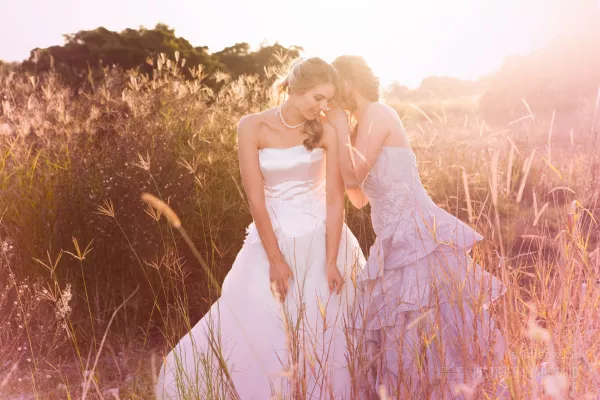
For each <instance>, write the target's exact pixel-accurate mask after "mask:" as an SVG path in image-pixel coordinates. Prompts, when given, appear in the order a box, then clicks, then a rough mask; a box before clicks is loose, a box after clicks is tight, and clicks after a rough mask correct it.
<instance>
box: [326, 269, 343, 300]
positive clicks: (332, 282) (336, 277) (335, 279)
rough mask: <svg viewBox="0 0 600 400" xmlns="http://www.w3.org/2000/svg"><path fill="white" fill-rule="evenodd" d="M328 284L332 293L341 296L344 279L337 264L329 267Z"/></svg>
mask: <svg viewBox="0 0 600 400" xmlns="http://www.w3.org/2000/svg"><path fill="white" fill-rule="evenodd" d="M327 283H328V284H329V292H330V293H332V294H333V293H336V294H340V293H341V292H342V286H344V278H343V277H342V274H340V271H339V270H338V267H337V265H335V264H328V265H327Z"/></svg>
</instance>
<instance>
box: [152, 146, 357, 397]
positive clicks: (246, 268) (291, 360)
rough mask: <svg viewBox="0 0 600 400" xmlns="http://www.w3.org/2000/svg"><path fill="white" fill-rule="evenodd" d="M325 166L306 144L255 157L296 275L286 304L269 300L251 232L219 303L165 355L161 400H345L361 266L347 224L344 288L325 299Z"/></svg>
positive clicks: (342, 251)
mask: <svg viewBox="0 0 600 400" xmlns="http://www.w3.org/2000/svg"><path fill="white" fill-rule="evenodd" d="M325 158H326V153H325V152H324V150H322V149H314V150H312V151H310V150H308V149H306V148H305V147H304V146H295V147H290V148H283V149H274V148H269V149H262V150H260V152H259V163H260V168H261V171H262V174H263V179H264V185H265V196H266V204H267V209H268V211H269V214H270V216H271V221H272V224H273V228H274V231H275V234H276V236H277V240H278V243H279V248H280V249H281V251H282V253H283V255H284V257H285V259H286V261H287V262H288V264H289V266H290V268H291V269H292V271H293V273H294V277H295V279H294V282H293V284H292V289H291V291H290V293H289V294H288V296H287V298H286V299H285V302H284V303H283V304H281V303H279V302H277V301H276V299H275V298H274V295H273V294H272V292H271V288H270V282H269V262H268V260H267V256H266V254H265V251H264V248H263V246H262V244H261V242H260V238H259V236H258V232H257V230H256V227H255V226H254V223H253V224H251V225H250V226H249V228H248V231H247V237H246V240H245V242H244V245H243V247H242V249H241V250H240V252H239V253H238V255H237V258H236V260H235V262H234V264H233V266H232V268H231V271H230V272H229V273H228V274H227V276H226V278H225V280H224V282H223V286H222V293H221V297H220V298H219V299H218V300H217V301H216V302H215V303H214V304H213V306H212V307H211V309H210V311H209V312H208V313H207V314H206V315H205V316H204V317H203V318H202V319H201V320H200V321H199V322H198V324H196V325H195V326H194V327H193V328H192V330H191V332H190V333H189V334H187V335H186V336H184V337H183V338H182V339H181V341H180V342H179V343H178V344H177V346H175V348H174V349H173V351H171V352H170V353H169V354H168V355H167V357H166V359H165V362H164V363H163V365H162V368H161V371H160V374H159V379H158V385H157V388H156V392H157V397H158V399H224V398H226V399H229V398H237V397H236V396H239V398H240V399H242V400H246V399H257V400H266V399H270V398H283V399H287V398H306V399H331V398H335V399H344V398H350V387H351V382H350V373H349V370H348V361H347V355H348V354H347V352H348V350H347V348H348V344H347V341H348V340H351V339H350V337H349V335H347V331H346V329H345V325H346V323H347V316H348V313H349V311H350V309H351V308H352V305H353V303H354V295H355V293H354V291H355V285H354V284H353V279H354V276H355V274H358V273H360V272H361V270H362V268H363V266H364V264H365V259H364V257H363V254H362V252H361V250H360V247H359V244H358V241H357V240H356V238H355V237H354V236H353V235H352V233H351V232H350V230H349V229H348V227H347V226H346V225H345V224H344V226H343V230H342V239H341V243H340V248H339V254H338V268H339V270H340V272H341V273H342V275H343V276H344V278H345V281H346V283H345V285H344V287H343V291H342V293H341V294H340V295H336V294H333V295H331V294H330V292H329V288H328V283H327V277H326V271H325V261H326V254H325V231H326V230H325V218H326V196H325ZM284 316H285V318H284ZM223 366H225V367H223ZM234 393H236V394H237V395H236V394H234Z"/></svg>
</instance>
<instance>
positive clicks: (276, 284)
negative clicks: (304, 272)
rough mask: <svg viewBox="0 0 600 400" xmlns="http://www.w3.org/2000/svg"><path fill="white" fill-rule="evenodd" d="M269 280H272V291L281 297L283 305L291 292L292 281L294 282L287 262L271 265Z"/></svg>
mask: <svg viewBox="0 0 600 400" xmlns="http://www.w3.org/2000/svg"><path fill="white" fill-rule="evenodd" d="M269 279H270V280H271V291H273V293H274V294H276V295H279V298H280V300H281V302H282V303H283V301H284V300H285V298H286V296H287V294H288V292H289V290H290V279H291V280H292V281H293V280H294V274H293V273H292V270H291V268H290V267H289V265H287V263H286V262H285V261H279V262H274V263H271V265H270V267H269Z"/></svg>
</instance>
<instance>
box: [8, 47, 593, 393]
mask: <svg viewBox="0 0 600 400" xmlns="http://www.w3.org/2000/svg"><path fill="white" fill-rule="evenodd" d="M154 66H155V70H154V75H153V76H152V77H150V78H149V77H145V76H141V75H136V74H135V73H127V74H124V73H121V72H118V71H108V70H107V71H106V73H105V79H104V81H103V82H102V83H101V84H95V85H93V88H92V89H90V90H89V91H86V92H77V93H74V92H72V91H71V90H70V89H69V88H68V87H66V86H64V85H63V84H62V83H61V82H60V81H59V80H58V78H57V77H56V76H55V75H53V74H52V73H50V74H45V75H43V76H25V75H22V74H19V73H15V72H10V71H8V70H5V71H0V101H1V113H0V394H1V396H0V397H2V398H7V399H29V398H50V399H65V398H104V399H112V398H120V399H148V398H152V396H153V395H152V387H153V383H154V381H155V379H156V375H157V372H158V368H159V366H160V362H161V357H163V356H164V351H165V350H166V349H168V348H169V347H171V346H172V345H173V344H174V343H175V342H176V341H177V340H178V338H179V337H181V335H182V334H183V333H184V332H185V331H186V330H187V329H188V328H189V326H193V325H194V324H195V323H196V322H197V321H198V320H199V319H200V318H201V316H202V315H203V313H204V312H205V311H206V310H207V308H208V306H209V305H210V304H211V303H212V302H213V301H214V300H215V298H216V293H215V290H213V289H211V285H210V281H209V279H208V277H207V274H206V273H205V272H204V271H203V269H202V268H201V266H200V264H199V263H198V261H197V260H196V258H195V257H194V255H193V252H192V250H191V249H190V247H189V246H188V245H187V244H186V243H185V242H184V240H183V239H182V237H181V236H180V234H179V232H177V231H176V230H174V229H173V228H172V227H171V225H169V223H168V222H167V221H166V220H165V218H163V216H162V215H161V214H160V213H158V212H157V211H156V210H155V209H153V208H151V207H149V206H147V205H146V204H145V203H143V202H142V201H141V200H140V195H141V194H142V193H144V192H148V193H152V194H153V195H155V196H156V197H158V198H160V199H162V200H163V201H164V202H166V203H168V204H169V205H170V206H171V207H172V209H173V210H174V211H175V212H176V213H177V215H178V216H179V218H180V219H181V221H182V224H183V226H184V227H185V229H186V231H187V232H188V234H189V236H190V238H191V239H192V241H193V243H194V245H195V246H196V247H197V248H198V250H199V252H200V254H201V255H202V256H203V257H204V259H206V260H207V262H208V264H209V267H210V268H211V271H212V273H213V274H214V276H215V277H216V278H217V280H218V281H219V282H220V281H222V279H223V277H224V276H225V275H226V273H227V271H228V269H229V267H230V265H231V263H232V262H233V260H234V257H235V255H236V253H237V251H238V250H239V248H240V247H241V245H242V242H243V239H244V236H245V228H246V226H247V225H248V224H249V223H250V221H251V217H250V213H249V210H248V207H247V204H246V201H245V195H244V193H243V190H242V187H241V181H240V177H239V171H238V163H237V155H236V134H235V132H236V125H237V121H238V120H239V119H240V117H241V116H243V115H244V114H247V113H250V112H257V111H259V110H262V109H264V108H266V107H267V106H268V105H269V104H270V103H271V102H272V101H273V100H272V96H271V95H270V91H269V90H268V89H267V87H266V86H265V84H264V83H263V82H260V81H259V80H258V79H256V78H253V77H242V78H240V79H238V80H235V81H231V80H230V79H229V78H228V77H227V76H225V75H217V76H210V77H207V76H204V74H203V72H202V70H196V71H194V76H195V79H194V80H191V81H190V80H187V81H186V80H185V79H183V77H182V75H181V72H180V71H181V61H177V60H171V59H168V58H167V57H161V58H159V59H158V60H154ZM207 80H216V81H217V83H218V86H219V87H220V89H219V90H218V91H214V90H211V89H209V88H208V87H207V86H206V85H204V84H203V82H206V81H207ZM394 106H395V107H396V108H397V109H398V111H399V113H400V115H401V116H402V117H403V120H404V123H405V125H406V127H407V130H408V133H409V135H410V138H411V143H412V145H413V148H414V150H415V153H416V154H417V158H418V162H419V168H420V172H421V175H422V180H423V183H424V185H425V186H426V188H427V190H428V191H429V193H430V195H431V197H432V198H433V199H434V201H435V202H436V203H437V204H438V205H440V206H442V207H443V208H445V209H446V210H448V211H449V212H450V213H452V214H454V215H456V216H458V217H459V218H461V219H463V220H465V221H468V222H469V223H470V224H471V225H472V226H473V227H475V228H476V230H478V231H479V232H480V233H482V234H483V235H484V236H485V240H484V241H483V242H482V243H481V244H479V245H478V246H477V248H476V249H475V251H474V256H475V258H476V259H477V261H478V262H479V263H480V264H481V265H483V266H485V268H486V269H487V270H489V271H490V272H492V273H494V274H495V275H497V276H500V277H501V278H502V280H503V281H504V283H505V284H506V285H507V286H508V292H507V294H506V295H505V296H504V298H503V299H502V301H501V302H499V303H498V304H497V306H496V307H495V309H494V314H495V316H496V318H497V319H498V321H499V324H500V325H501V328H502V330H503V331H504V332H505V334H506V336H507V338H508V339H509V344H510V352H511V353H513V354H514V358H513V359H514V362H515V368H513V369H512V370H511V372H507V375H506V378H507V382H508V385H509V387H510V390H511V394H512V395H513V396H514V398H517V399H527V398H535V397H537V396H539V397H541V398H545V397H551V398H573V399H581V398H586V396H588V397H587V398H590V399H592V398H594V399H595V398H598V396H600V372H599V371H600V339H599V336H598V335H597V333H598V329H599V328H600V326H599V325H600V317H599V316H598V313H597V310H598V309H599V307H600V287H599V285H600V280H599V278H600V257H598V251H597V250H596V251H595V252H594V249H597V248H598V241H599V237H600V231H599V229H598V226H597V221H598V218H599V217H600V208H599V206H598V196H599V194H600V155H599V153H600V150H599V149H598V142H599V140H600V139H599V130H598V126H599V125H600V121H599V120H600V115H597V114H598V111H599V110H598V101H597V99H590V100H589V102H588V103H585V104H582V105H581V108H580V113H579V114H578V116H577V118H578V119H577V124H576V126H575V125H574V126H575V128H574V129H569V128H568V127H567V128H565V126H564V124H561V125H560V126H558V125H557V124H555V123H554V121H556V118H553V117H552V116H539V115H536V112H535V110H530V109H529V107H528V106H527V103H526V101H524V102H523V118H521V119H519V120H515V121H512V122H511V123H509V124H507V125H505V126H490V125H489V124H487V123H486V122H485V121H484V120H483V119H482V117H481V116H480V115H481V114H480V113H479V112H478V110H477V105H476V103H473V104H468V103H464V102H463V103H461V104H458V105H454V106H453V105H452V104H443V103H440V104H435V105H434V104H427V105H410V104H398V105H394ZM559 114H560V111H557V115H559ZM347 222H348V225H349V226H350V228H351V229H352V230H353V232H354V233H355V235H356V236H357V237H358V238H359V240H360V242H361V245H362V246H363V250H364V251H365V252H367V251H368V248H369V246H370V244H371V243H372V241H373V233H372V231H371V228H370V223H369V219H368V211H367V210H362V211H357V210H355V209H353V208H352V207H351V206H348V208H347Z"/></svg>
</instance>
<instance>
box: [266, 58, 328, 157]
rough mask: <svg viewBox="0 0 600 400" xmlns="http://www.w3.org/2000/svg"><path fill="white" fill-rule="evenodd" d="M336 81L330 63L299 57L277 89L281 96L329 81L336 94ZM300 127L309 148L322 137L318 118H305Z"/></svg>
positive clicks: (318, 59)
mask: <svg viewBox="0 0 600 400" xmlns="http://www.w3.org/2000/svg"><path fill="white" fill-rule="evenodd" d="M338 82H339V79H338V74H337V72H336V70H335V68H333V66H332V65H331V64H329V63H327V62H326V61H324V60H322V59H320V58H318V57H312V58H307V59H302V58H299V59H296V60H295V61H294V62H292V64H291V65H290V68H289V70H288V72H287V76H285V78H284V79H283V80H282V81H281V82H279V84H278V86H277V90H278V93H279V97H280V98H281V96H285V95H290V94H292V93H302V92H306V91H308V90H310V89H312V88H314V87H315V86H317V85H320V84H326V83H331V84H332V85H333V86H334V88H335V92H336V94H338V93H339V85H338ZM302 128H303V131H304V133H305V134H306V135H307V138H306V139H305V140H304V146H306V148H307V149H309V150H312V149H314V148H315V147H317V146H318V145H319V143H320V142H321V138H322V137H323V126H322V125H321V121H320V119H319V118H318V117H317V118H315V119H314V120H307V121H306V123H305V124H304V126H303V127H302Z"/></svg>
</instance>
